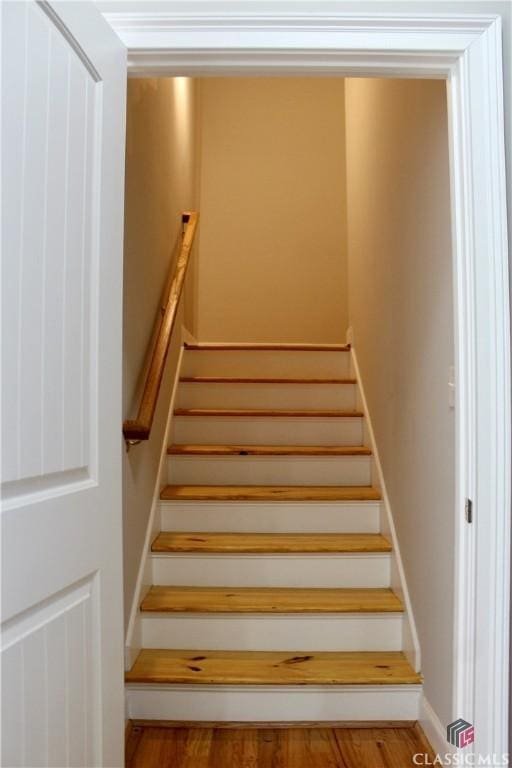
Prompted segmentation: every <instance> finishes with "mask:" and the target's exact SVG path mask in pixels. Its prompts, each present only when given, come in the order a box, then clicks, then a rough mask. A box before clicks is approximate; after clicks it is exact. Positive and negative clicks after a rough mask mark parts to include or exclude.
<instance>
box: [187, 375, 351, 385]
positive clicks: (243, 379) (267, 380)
mask: <svg viewBox="0 0 512 768" xmlns="http://www.w3.org/2000/svg"><path fill="white" fill-rule="evenodd" d="M180 381H182V382H185V383H187V384H356V381H357V380H356V379H349V378H347V379H304V378H302V379H298V378H294V379H292V378H290V379H286V378H285V379H283V378H272V377H261V376H254V377H251V376H181V377H180Z"/></svg>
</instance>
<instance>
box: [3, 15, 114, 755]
mask: <svg viewBox="0 0 512 768" xmlns="http://www.w3.org/2000/svg"><path fill="white" fill-rule="evenodd" d="M1 10H2V80H3V83H2V89H3V94H2V123H3V125H2V142H3V147H2V150H3V173H2V175H3V203H2V206H3V211H2V214H3V216H2V220H3V232H2V238H3V242H2V246H3V251H2V497H3V509H2V518H1V523H2V525H1V533H2V574H1V575H2V617H1V618H2V625H1V632H2V667H1V671H2V765H3V766H5V768H11V767H12V766H24V768H28V767H29V766H33V767H34V766H38V767H39V766H52V768H55V767H56V766H66V768H68V767H69V766H97V765H103V766H109V767H111V768H112V767H115V766H121V765H122V761H123V653H122V648H123V637H122V635H123V631H122V578H121V576H122V574H121V569H122V565H121V455H122V453H121V452H122V439H121V423H122V415H121V386H120V385H121V359H120V358H121V286H122V223H123V222H122V212H123V170H124V124H125V117H124V115H125V91H126V53H125V49H124V47H123V45H122V44H121V43H120V41H119V39H118V38H117V37H116V36H115V34H114V33H113V32H112V30H111V29H110V28H109V27H108V25H107V24H106V22H105V21H104V20H103V18H102V17H101V15H100V14H99V12H98V11H97V9H96V8H95V7H94V5H92V4H89V3H82V2H77V3H75V2H62V3H51V4H50V3H46V2H38V3H36V2H31V1H29V2H4V3H2V7H1Z"/></svg>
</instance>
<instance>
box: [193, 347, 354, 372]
mask: <svg viewBox="0 0 512 768" xmlns="http://www.w3.org/2000/svg"><path fill="white" fill-rule="evenodd" d="M181 375H182V376H249V377H251V376H253V377H255V376H264V377H267V378H269V377H277V378H316V379H320V378H346V377H348V376H350V352H300V351H297V352H291V351H283V350H276V351H272V350H261V351H254V350H233V351H231V350H222V351H216V352H210V351H206V352H205V351H201V352H192V351H188V352H185V354H184V355H183V366H182V370H181Z"/></svg>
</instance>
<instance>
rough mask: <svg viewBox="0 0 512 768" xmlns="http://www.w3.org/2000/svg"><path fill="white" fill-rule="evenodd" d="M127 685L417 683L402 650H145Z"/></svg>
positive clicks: (419, 676) (128, 677)
mask: <svg viewBox="0 0 512 768" xmlns="http://www.w3.org/2000/svg"><path fill="white" fill-rule="evenodd" d="M125 679H126V682H127V683H162V684H166V683H167V684H179V683H184V684H188V683H192V684H194V683H199V684H210V685H417V684H419V683H421V680H422V678H421V675H420V674H418V673H417V672H415V671H414V670H413V668H412V667H411V666H410V664H409V662H408V661H407V659H406V658H405V656H404V654H403V653H401V652H400V651H377V652H376V651H366V652H364V651H362V652H349V651H342V652H334V653H333V652H328V653H326V652H320V653H319V652H308V651H304V652H295V651H292V652H290V651H202V650H197V651H196V650H165V649H164V650H160V649H143V650H142V651H141V652H140V653H139V655H138V657H137V659H136V660H135V663H134V665H133V667H132V668H131V670H130V671H129V672H127V673H126V678H125Z"/></svg>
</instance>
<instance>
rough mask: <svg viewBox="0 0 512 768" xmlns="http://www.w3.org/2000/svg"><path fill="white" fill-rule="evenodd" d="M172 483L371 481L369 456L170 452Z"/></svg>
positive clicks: (333, 483) (233, 483) (312, 483)
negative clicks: (226, 454) (176, 453)
mask: <svg viewBox="0 0 512 768" xmlns="http://www.w3.org/2000/svg"><path fill="white" fill-rule="evenodd" d="M167 478H168V481H169V483H170V484H171V485H371V457H370V456H169V457H168V469H167Z"/></svg>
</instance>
